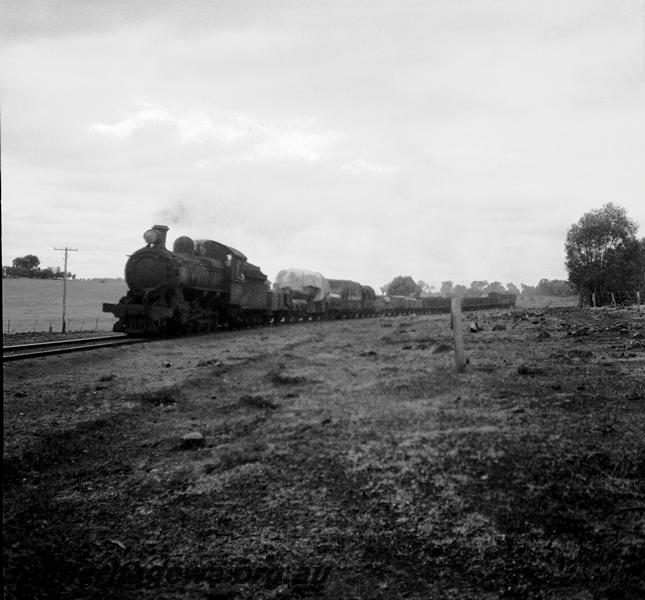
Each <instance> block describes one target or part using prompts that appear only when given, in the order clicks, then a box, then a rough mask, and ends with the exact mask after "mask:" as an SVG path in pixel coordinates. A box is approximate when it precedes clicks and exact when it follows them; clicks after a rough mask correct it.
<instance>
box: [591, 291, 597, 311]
mask: <svg viewBox="0 0 645 600" xmlns="http://www.w3.org/2000/svg"><path fill="white" fill-rule="evenodd" d="M591 306H593V307H594V308H596V292H592V293H591Z"/></svg>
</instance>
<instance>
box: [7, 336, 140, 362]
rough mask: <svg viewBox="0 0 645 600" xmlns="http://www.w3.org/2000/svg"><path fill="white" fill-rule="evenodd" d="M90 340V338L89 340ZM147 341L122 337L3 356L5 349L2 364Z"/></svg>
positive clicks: (10, 353)
mask: <svg viewBox="0 0 645 600" xmlns="http://www.w3.org/2000/svg"><path fill="white" fill-rule="evenodd" d="M89 339H90V340H92V338H89ZM74 341H75V342H77V343H78V342H79V341H81V340H73V342H74ZM145 341H147V340H146V339H144V338H126V337H125V336H124V339H118V340H114V339H113V340H111V341H103V342H98V343H83V344H81V345H76V346H62V347H60V346H59V347H57V348H47V349H44V350H34V351H33V352H9V353H7V354H5V352H6V351H7V348H3V349H2V362H3V363H4V362H9V361H14V360H27V359H30V358H40V357H43V356H54V355H56V354H68V353H70V352H84V351H88V350H98V349H101V348H112V347H115V346H124V345H126V344H140V343H142V342H145Z"/></svg>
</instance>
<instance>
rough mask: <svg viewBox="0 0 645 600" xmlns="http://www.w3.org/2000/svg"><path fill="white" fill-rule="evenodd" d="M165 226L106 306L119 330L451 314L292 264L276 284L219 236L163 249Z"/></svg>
mask: <svg viewBox="0 0 645 600" xmlns="http://www.w3.org/2000/svg"><path fill="white" fill-rule="evenodd" d="M167 233H168V227H166V226H165V225H154V226H153V227H152V228H151V229H149V230H148V231H146V232H145V233H144V235H143V239H144V241H145V246H144V247H142V248H140V249H139V250H136V251H135V252H134V253H133V254H132V255H131V256H130V257H129V258H128V260H127V262H126V264H125V280H126V284H127V287H128V292H127V294H126V295H125V296H124V297H123V298H121V299H120V300H119V302H117V303H113V304H110V303H105V304H103V311H104V312H109V313H112V314H113V315H115V316H116V317H117V322H116V323H115V325H114V331H118V332H124V333H128V334H132V335H146V336H164V335H181V334H189V333H196V332H203V331H212V330H214V329H217V328H219V327H243V326H250V325H262V324H269V323H274V324H278V323H288V322H293V321H302V320H312V319H323V318H325V319H340V318H358V317H369V316H376V315H396V314H425V313H432V312H449V311H450V299H449V298H410V297H406V296H392V297H387V296H386V297H383V296H378V297H377V296H376V294H375V292H374V290H373V289H372V288H371V287H370V286H366V285H361V284H360V283H358V282H356V281H350V280H345V279H326V278H325V277H324V276H323V275H322V274H320V273H318V272H316V271H308V270H305V269H296V268H289V269H283V270H282V271H280V272H279V273H278V275H277V276H276V280H275V283H274V284H273V287H272V289H270V288H269V283H268V281H267V276H266V275H265V274H264V273H263V272H262V270H261V269H260V267H258V266H256V265H253V264H251V263H249V262H248V261H247V258H246V256H244V254H242V253H241V252H240V251H239V250H236V249H235V248H233V247H231V246H227V245H226V244H222V243H220V242H216V241H214V240H193V239H191V238H189V237H187V236H181V237H179V238H177V239H176V240H175V242H174V244H173V248H172V250H169V249H168V248H167V247H166V236H167ZM462 306H463V308H464V310H479V309H488V308H508V307H512V306H515V296H514V295H512V294H489V296H488V297H487V298H465V299H464V302H463V304H462Z"/></svg>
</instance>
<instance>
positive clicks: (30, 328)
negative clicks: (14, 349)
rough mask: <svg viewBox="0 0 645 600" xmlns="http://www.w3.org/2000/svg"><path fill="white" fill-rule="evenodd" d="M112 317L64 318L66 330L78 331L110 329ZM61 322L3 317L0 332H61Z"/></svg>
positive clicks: (57, 320)
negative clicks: (0, 330)
mask: <svg viewBox="0 0 645 600" xmlns="http://www.w3.org/2000/svg"><path fill="white" fill-rule="evenodd" d="M114 322H115V319H114V317H96V318H93V319H92V318H85V319H65V329H66V331H67V332H74V331H77V332H80V331H112V326H113V325H114ZM62 329H63V323H62V321H61V319H3V320H2V333H3V334H4V335H10V334H12V333H40V332H51V333H61V331H62Z"/></svg>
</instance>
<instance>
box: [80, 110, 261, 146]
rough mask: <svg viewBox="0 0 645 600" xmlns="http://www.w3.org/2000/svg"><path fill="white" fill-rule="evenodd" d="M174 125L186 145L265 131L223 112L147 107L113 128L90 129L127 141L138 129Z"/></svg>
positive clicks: (228, 140)
mask: <svg viewBox="0 0 645 600" xmlns="http://www.w3.org/2000/svg"><path fill="white" fill-rule="evenodd" d="M158 123H164V124H170V125H172V126H173V127H174V128H175V129H176V132H177V135H178V137H179V141H180V142H182V143H189V142H201V141H204V140H205V139H211V140H215V141H219V142H222V143H226V144H230V143H232V142H234V141H236V140H239V139H240V138H242V137H244V136H247V135H251V134H253V133H255V132H258V131H261V130H262V129H263V127H262V126H261V125H259V124H257V123H254V122H253V121H252V120H251V119H248V118H247V117H245V116H243V115H238V114H233V113H231V114H227V113H224V112H223V111H219V112H218V113H217V116H216V117H214V118H213V117H211V116H209V115H208V114H207V113H206V112H204V111H189V112H188V113H186V114H181V115H175V114H173V113H171V112H170V111H168V110H167V109H165V108H162V107H149V108H143V109H141V110H139V111H137V112H136V113H134V114H132V115H129V116H127V117H125V118H124V119H122V120H121V121H119V122H117V123H115V124H113V125H109V124H106V123H92V124H91V125H90V126H89V130H90V132H92V133H99V134H103V135H106V136H108V137H113V138H116V139H118V140H124V139H125V138H127V137H129V136H130V135H132V133H134V131H136V130H137V129H139V128H141V127H143V126H145V125H147V124H158Z"/></svg>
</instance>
